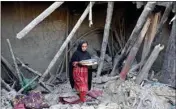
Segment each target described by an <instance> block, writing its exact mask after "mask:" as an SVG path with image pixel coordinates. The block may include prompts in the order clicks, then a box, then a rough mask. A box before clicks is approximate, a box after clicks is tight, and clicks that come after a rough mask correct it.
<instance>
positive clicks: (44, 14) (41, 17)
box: [16, 1, 64, 39]
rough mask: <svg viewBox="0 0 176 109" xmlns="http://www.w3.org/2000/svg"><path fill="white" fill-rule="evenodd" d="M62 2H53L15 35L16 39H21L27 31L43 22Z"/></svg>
mask: <svg viewBox="0 0 176 109" xmlns="http://www.w3.org/2000/svg"><path fill="white" fill-rule="evenodd" d="M63 3H64V2H63V1H60V2H54V3H53V4H52V5H51V6H50V7H48V8H47V9H46V10H45V11H43V12H42V13H41V14H40V15H39V16H37V17H36V18H35V19H34V20H33V21H32V22H30V23H29V24H28V25H27V26H26V27H25V28H24V29H23V30H22V31H20V32H19V33H18V34H17V36H16V37H17V38H18V39H21V38H23V37H24V36H25V35H26V34H27V33H28V32H29V31H31V30H32V29H33V28H34V27H35V26H36V25H37V24H39V23H40V22H41V21H43V20H44V19H45V18H46V17H47V16H49V15H50V14H51V13H52V12H53V11H54V10H56V9H57V8H58V7H59V6H61V5H62V4H63Z"/></svg>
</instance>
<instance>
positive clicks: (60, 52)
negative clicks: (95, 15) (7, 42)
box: [39, 2, 95, 81]
mask: <svg viewBox="0 0 176 109" xmlns="http://www.w3.org/2000/svg"><path fill="white" fill-rule="evenodd" d="M94 3H95V2H92V6H93V5H94ZM89 7H90V5H88V6H87V8H86V9H85V11H84V13H83V14H82V16H81V17H80V19H79V20H78V21H77V23H76V25H75V26H74V28H73V29H72V31H71V32H70V34H69V35H68V37H67V39H66V40H65V41H64V43H63V44H62V46H61V48H60V49H59V50H58V52H57V53H56V55H55V56H54V58H53V59H52V61H51V62H50V64H49V66H48V68H47V69H46V70H45V72H44V73H43V75H42V77H41V78H40V80H39V81H43V80H44V78H45V77H46V76H47V75H48V73H49V71H50V70H51V68H52V67H53V66H54V64H55V63H56V61H57V59H58V58H59V57H60V55H61V54H62V52H63V51H64V49H65V47H66V46H67V44H68V43H69V41H70V40H71V38H72V37H73V36H74V34H75V32H76V31H77V29H78V28H79V26H80V25H81V23H82V22H83V20H84V19H85V17H86V16H87V14H88V12H89Z"/></svg>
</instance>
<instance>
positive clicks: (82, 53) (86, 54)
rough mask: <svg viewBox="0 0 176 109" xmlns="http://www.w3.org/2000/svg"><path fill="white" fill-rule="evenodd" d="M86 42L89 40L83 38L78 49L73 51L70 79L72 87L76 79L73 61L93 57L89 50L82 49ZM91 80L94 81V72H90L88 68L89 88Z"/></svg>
mask: <svg viewBox="0 0 176 109" xmlns="http://www.w3.org/2000/svg"><path fill="white" fill-rule="evenodd" d="M84 43H87V45H88V42H87V41H84V40H81V41H80V42H79V44H78V47H77V50H76V51H75V52H74V53H73V56H72V58H71V61H70V63H69V79H70V84H71V87H72V88H73V87H74V80H73V74H72V73H73V62H75V61H77V62H78V61H81V60H86V59H91V56H90V54H89V52H87V51H82V45H83V44H84ZM91 81H92V72H90V70H88V87H89V90H90V88H91Z"/></svg>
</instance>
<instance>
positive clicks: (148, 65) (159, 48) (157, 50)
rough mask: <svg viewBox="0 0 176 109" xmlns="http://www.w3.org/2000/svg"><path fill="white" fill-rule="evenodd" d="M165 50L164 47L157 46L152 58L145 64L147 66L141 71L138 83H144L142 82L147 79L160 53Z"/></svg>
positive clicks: (137, 79)
mask: <svg viewBox="0 0 176 109" xmlns="http://www.w3.org/2000/svg"><path fill="white" fill-rule="evenodd" d="M163 49H164V45H163V46H160V44H158V45H157V46H155V48H154V50H153V51H152V53H151V55H150V57H149V58H148V60H147V62H146V63H145V65H144V66H143V68H142V69H141V71H140V73H139V75H138V76H137V78H136V81H135V82H136V83H137V84H140V83H141V82H142V80H143V79H144V78H146V75H147V74H148V72H149V70H150V68H151V66H152V65H153V63H154V61H155V60H156V58H157V57H158V54H159V53H160V51H161V50H163Z"/></svg>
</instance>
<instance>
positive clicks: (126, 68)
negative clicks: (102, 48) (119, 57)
mask: <svg viewBox="0 0 176 109" xmlns="http://www.w3.org/2000/svg"><path fill="white" fill-rule="evenodd" d="M150 20H151V19H147V21H146V23H145V25H144V27H143V29H142V30H141V33H140V36H139V38H138V40H137V41H136V43H135V44H134V46H133V47H132V49H131V51H130V53H129V55H128V57H127V60H126V62H125V65H124V67H123V68H122V71H121V72H120V78H121V79H123V80H125V78H126V75H127V73H128V71H129V69H130V67H131V65H132V63H133V60H134V59H135V57H136V54H137V52H138V50H139V47H140V46H141V43H142V41H143V39H144V36H145V34H146V32H147V30H148V27H149V25H150Z"/></svg>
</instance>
